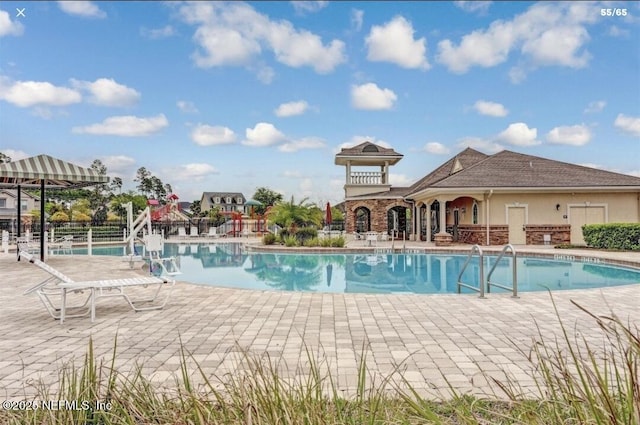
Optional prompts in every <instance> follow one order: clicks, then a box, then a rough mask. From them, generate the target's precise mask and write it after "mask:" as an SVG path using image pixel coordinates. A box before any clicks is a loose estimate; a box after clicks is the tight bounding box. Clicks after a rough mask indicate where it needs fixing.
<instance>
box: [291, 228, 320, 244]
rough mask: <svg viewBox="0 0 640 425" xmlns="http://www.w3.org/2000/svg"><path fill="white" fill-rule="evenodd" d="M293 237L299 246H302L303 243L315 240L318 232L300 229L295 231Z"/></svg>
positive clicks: (313, 229) (310, 229)
mask: <svg viewBox="0 0 640 425" xmlns="http://www.w3.org/2000/svg"><path fill="white" fill-rule="evenodd" d="M295 236H296V238H297V239H298V241H299V242H300V244H301V245H304V243H305V241H307V240H308V239H313V238H317V237H318V231H317V230H316V229H315V228H314V227H301V228H299V229H298V230H296V233H295Z"/></svg>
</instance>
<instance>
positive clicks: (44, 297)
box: [19, 251, 175, 323]
mask: <svg viewBox="0 0 640 425" xmlns="http://www.w3.org/2000/svg"><path fill="white" fill-rule="evenodd" d="M19 255H20V257H21V258H24V259H25V260H27V261H29V262H30V263H32V264H34V265H36V266H37V267H39V268H40V269H42V270H43V271H45V272H47V273H49V274H50V275H51V276H50V277H49V278H48V279H46V280H44V281H43V282H40V283H38V284H36V285H34V286H32V287H30V288H29V289H27V290H26V291H24V294H25V295H27V294H30V293H32V292H35V293H36V294H37V295H38V297H39V298H40V300H41V301H42V303H43V304H44V306H45V308H46V309H47V311H48V312H49V314H50V315H51V316H52V317H53V318H54V319H59V320H60V323H63V322H64V319H65V318H71V317H83V316H86V315H88V314H89V315H90V316H91V322H93V321H94V320H95V316H96V299H97V298H101V297H123V298H124V299H125V300H126V301H127V302H128V303H129V305H130V306H131V308H132V309H133V310H135V311H145V310H159V309H162V308H164V306H165V305H166V304H167V301H168V300H169V297H170V296H171V291H172V289H173V286H174V285H175V279H169V278H168V277H166V276H163V275H160V276H145V277H135V278H124V279H108V280H91V281H81V282H76V281H74V280H73V279H71V278H70V277H68V276H66V275H65V274H63V273H61V272H60V271H59V270H56V269H55V268H53V267H51V266H50V265H48V264H46V263H44V262H42V261H40V260H38V259H37V258H35V257H34V256H33V254H30V253H28V252H25V251H21V252H20V254H19ZM149 285H157V286H158V289H157V290H156V291H155V292H154V294H153V296H152V297H150V298H145V299H140V300H132V299H131V298H130V297H129V295H128V294H126V293H125V291H124V290H125V288H127V287H140V286H142V287H145V288H146V287H148V286H149ZM164 285H168V286H169V288H168V289H167V290H166V292H167V294H166V296H165V298H164V299H163V300H162V301H161V302H156V299H157V298H158V295H159V294H160V291H161V290H162V288H163V286H164ZM85 291H86V292H88V295H87V298H86V299H85V301H84V303H83V304H81V305H76V306H67V295H68V294H69V293H84V292H85ZM53 296H60V305H59V307H56V305H55V304H54V303H53V301H52V297H53ZM146 303H148V304H147V305H141V304H146ZM87 304H88V306H87ZM67 310H69V314H67Z"/></svg>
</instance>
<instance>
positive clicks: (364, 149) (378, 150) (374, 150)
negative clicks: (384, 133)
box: [336, 142, 403, 157]
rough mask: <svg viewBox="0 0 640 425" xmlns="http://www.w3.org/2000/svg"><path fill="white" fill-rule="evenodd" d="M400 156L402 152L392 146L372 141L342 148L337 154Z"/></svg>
mask: <svg viewBox="0 0 640 425" xmlns="http://www.w3.org/2000/svg"><path fill="white" fill-rule="evenodd" d="M354 155H355V156H360V155H362V156H399V157H402V156H403V155H402V154H401V153H398V152H396V151H394V150H393V149H391V148H385V147H382V146H380V145H376V144H374V143H371V142H363V143H360V144H359V145H356V146H354V147H351V148H342V149H341V150H340V152H339V153H338V154H336V156H354Z"/></svg>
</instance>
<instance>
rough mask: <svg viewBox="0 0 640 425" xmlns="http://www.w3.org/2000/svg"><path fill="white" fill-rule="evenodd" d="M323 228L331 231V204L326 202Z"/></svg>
mask: <svg viewBox="0 0 640 425" xmlns="http://www.w3.org/2000/svg"><path fill="white" fill-rule="evenodd" d="M325 214H326V216H325V226H327V227H328V230H331V222H332V221H333V218H332V217H331V204H330V203H329V202H327V211H326V212H325Z"/></svg>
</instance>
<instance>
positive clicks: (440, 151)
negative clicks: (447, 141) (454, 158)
mask: <svg viewBox="0 0 640 425" xmlns="http://www.w3.org/2000/svg"><path fill="white" fill-rule="evenodd" d="M423 149H424V150H425V151H426V152H429V153H432V154H434V155H444V154H448V153H449V152H450V149H449V148H448V147H446V146H445V145H443V144H442V143H438V142H429V143H427V144H426V145H424V148H423Z"/></svg>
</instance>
